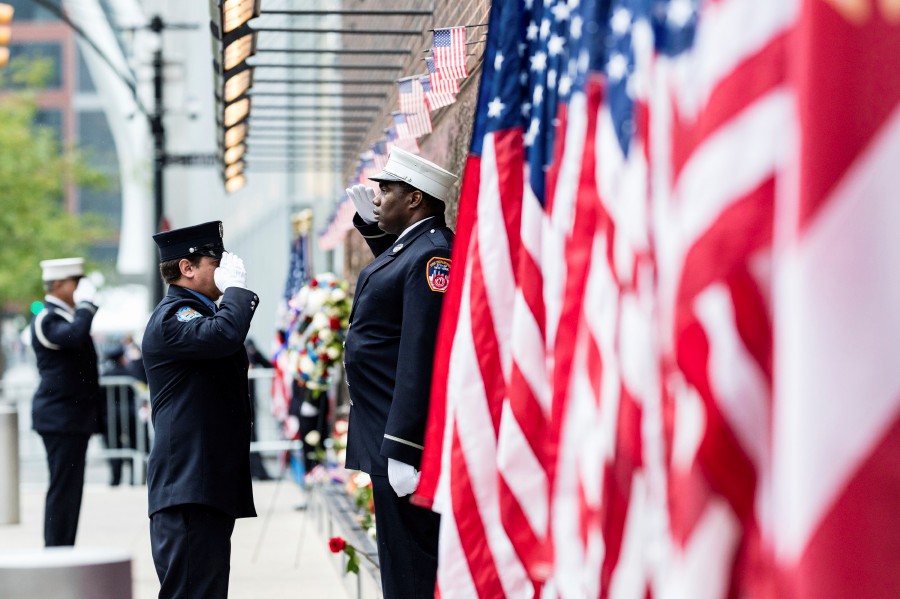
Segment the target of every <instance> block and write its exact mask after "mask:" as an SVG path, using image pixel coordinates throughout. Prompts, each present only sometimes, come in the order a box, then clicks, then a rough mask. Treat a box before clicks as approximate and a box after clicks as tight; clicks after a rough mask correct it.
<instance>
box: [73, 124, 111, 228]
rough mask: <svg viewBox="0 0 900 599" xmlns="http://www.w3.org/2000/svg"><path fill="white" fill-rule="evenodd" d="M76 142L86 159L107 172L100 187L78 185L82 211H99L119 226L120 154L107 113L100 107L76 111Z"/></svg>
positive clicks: (98, 168)
mask: <svg viewBox="0 0 900 599" xmlns="http://www.w3.org/2000/svg"><path fill="white" fill-rule="evenodd" d="M77 123H78V146H79V150H80V151H81V152H82V155H83V157H84V160H85V162H87V164H88V166H90V167H91V168H92V169H94V170H97V171H100V172H102V173H103V174H104V175H106V180H107V185H106V186H105V187H103V188H102V189H79V190H78V198H79V204H80V206H81V212H91V213H93V214H99V215H100V216H102V217H103V219H104V220H106V222H107V223H109V225H110V227H111V228H113V229H115V230H118V228H119V225H120V223H121V220H122V199H121V198H122V189H121V185H120V183H119V158H118V156H117V155H116V146H115V142H114V141H113V136H112V132H111V131H110V129H109V123H108V122H107V120H106V115H105V114H103V112H101V111H99V110H98V111H85V112H79V113H78V118H77Z"/></svg>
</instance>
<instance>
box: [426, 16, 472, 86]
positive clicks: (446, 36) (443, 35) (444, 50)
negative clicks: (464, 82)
mask: <svg viewBox="0 0 900 599" xmlns="http://www.w3.org/2000/svg"><path fill="white" fill-rule="evenodd" d="M431 53H432V56H433V57H434V66H435V69H437V72H438V73H440V75H441V77H443V78H445V79H465V78H466V77H468V76H469V70H468V68H467V67H466V28H465V27H448V28H445V29H435V30H434V45H433V47H432V52H431Z"/></svg>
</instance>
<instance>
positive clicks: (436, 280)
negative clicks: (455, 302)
mask: <svg viewBox="0 0 900 599" xmlns="http://www.w3.org/2000/svg"><path fill="white" fill-rule="evenodd" d="M425 276H426V278H427V279H428V286H429V287H430V288H431V290H432V291H437V292H439V293H444V292H446V291H447V286H448V285H449V284H450V259H449V258H439V257H437V256H435V257H434V258H432V259H431V260H429V261H428V264H427V265H426V266H425Z"/></svg>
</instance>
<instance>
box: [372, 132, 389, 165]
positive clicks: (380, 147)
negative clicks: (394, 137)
mask: <svg viewBox="0 0 900 599" xmlns="http://www.w3.org/2000/svg"><path fill="white" fill-rule="evenodd" d="M387 159H388V151H387V142H386V141H385V140H383V139H382V140H379V141H376V142H375V143H373V144H372V160H373V161H374V163H375V170H376V171H381V170H382V169H383V168H384V165H385V164H387Z"/></svg>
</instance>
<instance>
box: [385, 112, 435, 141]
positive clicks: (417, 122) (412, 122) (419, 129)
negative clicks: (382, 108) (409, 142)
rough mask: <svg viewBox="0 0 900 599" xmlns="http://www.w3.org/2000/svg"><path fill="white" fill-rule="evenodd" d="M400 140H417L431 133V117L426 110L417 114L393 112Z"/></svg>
mask: <svg viewBox="0 0 900 599" xmlns="http://www.w3.org/2000/svg"><path fill="white" fill-rule="evenodd" d="M391 116H393V118H394V128H395V129H396V130H397V138H398V139H415V138H418V137H422V136H423V135H426V134H428V133H431V115H430V114H429V112H428V111H427V110H426V111H425V112H420V113H417V114H405V113H403V112H392V113H391Z"/></svg>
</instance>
